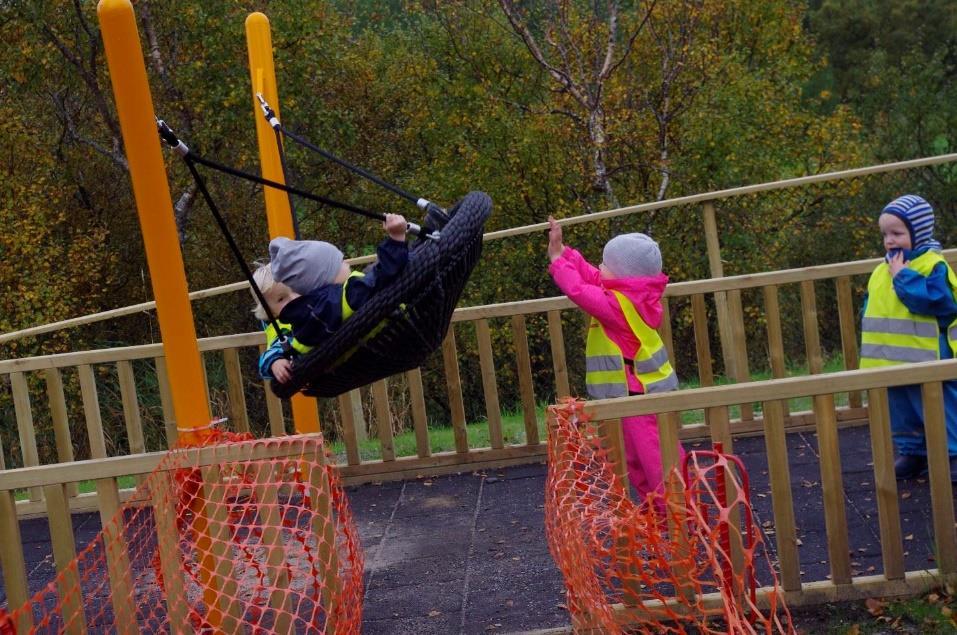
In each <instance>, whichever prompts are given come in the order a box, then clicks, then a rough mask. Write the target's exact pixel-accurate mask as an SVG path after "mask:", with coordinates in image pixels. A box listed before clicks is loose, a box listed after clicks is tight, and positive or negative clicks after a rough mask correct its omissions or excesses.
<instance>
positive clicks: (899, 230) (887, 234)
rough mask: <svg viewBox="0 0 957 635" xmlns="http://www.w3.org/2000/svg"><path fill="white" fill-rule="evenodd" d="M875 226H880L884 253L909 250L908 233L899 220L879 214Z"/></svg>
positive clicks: (892, 216)
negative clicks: (894, 250) (892, 250)
mask: <svg viewBox="0 0 957 635" xmlns="http://www.w3.org/2000/svg"><path fill="white" fill-rule="evenodd" d="M877 224H878V225H880V228H881V236H883V237H884V251H890V250H891V249H910V248H911V244H910V232H909V231H907V225H905V224H904V221H902V220H901V219H900V218H898V217H897V216H894V215H893V214H881V216H880V218H878V219H877Z"/></svg>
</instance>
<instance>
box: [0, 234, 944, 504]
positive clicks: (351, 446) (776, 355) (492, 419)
mask: <svg viewBox="0 0 957 635" xmlns="http://www.w3.org/2000/svg"><path fill="white" fill-rule="evenodd" d="M945 255H946V256H947V257H948V259H949V260H952V261H953V260H955V259H957V250H954V251H949V252H946V254H945ZM877 262H878V261H877V260H865V261H858V262H852V263H842V264H837V265H824V266H819V267H809V268H804V269H794V270H786V271H779V272H770V273H760V274H751V275H744V276H734V277H727V278H720V279H710V280H700V281H694V282H682V283H676V284H673V285H670V286H669V287H668V288H667V291H666V298H665V300H666V302H665V306H666V318H667V319H666V320H665V321H664V323H663V325H662V329H661V332H662V335H663V338H664V340H665V344H666V346H667V347H668V348H669V351H672V350H673V342H672V330H673V329H672V327H671V323H670V319H671V318H670V313H672V312H673V311H669V310H668V309H669V307H674V306H676V305H677V304H679V303H683V302H687V303H690V305H691V307H692V320H693V332H694V337H695V344H696V353H697V355H696V357H697V364H696V366H697V367H696V368H694V369H687V368H681V369H679V371H681V372H680V374H681V375H682V376H683V377H686V378H687V377H689V376H690V377H694V376H695V375H696V376H697V379H698V384H699V385H700V386H702V387H707V386H711V385H713V384H714V381H715V373H714V370H713V368H712V358H713V354H712V352H711V351H712V346H711V342H710V335H709V330H708V318H707V311H706V309H707V306H708V304H712V305H715V306H716V305H717V302H718V298H719V297H720V295H721V294H724V295H725V297H726V298H727V300H728V306H729V308H730V317H731V331H732V333H733V334H734V336H735V337H734V346H733V347H732V349H731V350H732V351H733V355H734V357H733V358H732V359H730V360H725V367H726V368H728V369H729V370H730V371H731V372H730V373H729V374H730V375H731V377H732V378H733V379H734V380H736V381H737V382H738V383H744V382H747V381H749V377H750V375H749V369H748V349H747V346H748V343H747V341H746V339H745V338H744V337H743V333H744V328H745V322H744V320H745V318H744V313H743V311H742V308H741V294H742V292H746V291H752V290H760V291H761V294H762V296H763V299H764V305H765V306H764V312H763V316H762V317H763V319H764V320H765V321H766V324H767V335H768V340H767V351H768V358H769V362H770V367H771V372H772V376H773V377H775V378H782V377H785V375H786V372H787V368H786V361H787V360H786V356H785V348H784V342H783V338H782V332H781V312H780V308H779V303H778V293H779V289H781V288H784V287H786V286H787V285H797V286H798V287H799V289H800V295H801V311H802V324H803V336H804V342H805V350H806V359H807V363H808V368H809V372H810V373H811V374H819V373H821V372H822V371H823V356H822V351H821V345H820V341H819V335H818V333H819V327H818V316H817V305H816V299H815V298H816V293H815V290H816V285H817V284H821V283H824V284H832V285H834V287H835V289H836V291H835V294H836V298H837V307H836V309H837V310H836V313H837V315H838V317H839V319H840V322H841V329H840V333H841V347H842V351H843V359H844V363H845V367H846V368H855V367H856V365H857V329H856V324H857V316H856V315H855V314H854V311H853V308H852V298H851V278H852V276H856V275H864V274H866V273H868V272H870V271H871V270H872V269H873V267H874V266H875V265H876V263H877ZM573 308H574V305H573V304H572V303H571V302H570V301H569V300H568V299H567V298H565V297H555V298H544V299H538V300H529V301H524V302H510V303H504V304H495V305H487V306H479V307H470V308H464V309H459V310H457V311H456V312H455V315H454V317H453V325H452V328H451V329H450V330H449V334H448V336H447V337H446V340H445V342H444V344H443V347H442V358H443V363H444V368H445V377H446V392H447V400H448V406H449V418H450V424H451V427H452V430H453V432H454V445H455V449H454V451H446V452H436V453H433V452H432V450H431V447H430V438H429V429H428V421H427V417H426V406H425V394H424V391H423V384H422V376H421V372H420V370H418V369H416V370H413V371H410V372H408V373H406V378H405V383H406V385H407V386H408V398H409V403H410V406H411V407H410V412H411V423H412V426H411V427H412V429H413V430H414V433H415V441H416V444H415V454H413V455H411V456H397V454H396V451H395V447H394V438H393V430H394V428H395V427H396V426H395V425H394V424H395V422H394V421H393V419H394V416H395V413H394V412H393V411H392V409H391V407H390V400H389V388H388V383H389V381H390V380H388V379H387V380H382V381H380V382H377V383H376V384H374V385H373V386H371V388H370V391H371V395H372V402H373V406H374V407H373V410H374V413H375V421H376V423H377V425H376V426H375V428H376V429H377V430H378V436H379V439H378V440H379V452H380V457H381V458H380V459H377V460H362V459H361V458H360V452H359V440H360V439H361V438H363V436H364V435H363V434H362V433H363V432H364V429H362V430H360V429H359V428H363V427H364V422H363V421H362V420H361V418H360V417H357V416H356V415H357V414H358V415H360V416H361V408H357V403H356V399H357V398H358V397H357V394H356V392H353V393H349V394H347V395H343V396H341V397H339V398H338V414H339V418H340V424H341V425H340V429H341V431H342V441H343V444H344V446H345V452H344V455H345V456H344V461H343V462H342V465H341V468H342V474H343V476H344V478H346V480H347V481H350V482H363V481H369V480H382V479H390V478H404V477H409V476H414V475H416V474H420V473H423V472H427V471H431V472H443V471H453V470H461V469H465V468H466V467H468V468H469V469H474V468H478V467H495V466H501V465H509V464H515V463H520V462H524V461H530V460H541V458H542V457H544V454H545V447H544V445H543V443H542V439H541V438H540V433H539V426H540V423H541V422H540V421H539V417H538V414H537V413H538V405H539V400H540V399H539V397H537V396H536V395H535V392H534V386H535V385H536V381H534V379H535V377H538V378H539V379H540V381H538V382H537V384H538V385H539V386H541V385H542V381H541V377H543V376H548V375H551V376H552V378H553V382H554V384H553V386H554V389H553V393H552V394H554V395H558V396H564V395H569V394H581V393H582V392H583V391H582V390H581V378H580V377H575V378H570V377H569V373H568V370H567V367H568V364H567V360H566V350H565V337H564V335H563V329H562V320H561V313H562V312H563V311H566V310H569V309H573ZM534 315H544V316H545V318H546V319H547V324H548V336H549V346H550V349H551V361H552V364H551V368H540V367H535V368H533V367H532V363H531V358H530V354H529V344H528V338H527V330H526V318H527V317H529V316H534ZM494 320H507V321H508V327H509V329H510V331H511V336H512V346H513V349H514V351H515V357H514V361H513V363H514V368H515V376H516V377H517V378H518V393H519V395H520V404H521V412H522V417H523V422H524V433H525V434H524V442H521V443H518V444H506V443H505V440H504V438H503V433H502V420H501V408H500V406H499V396H498V393H499V381H498V378H497V373H496V368H495V357H496V355H495V354H493V346H492V340H491V329H490V321H494ZM463 323H471V324H472V325H473V326H474V333H475V341H474V344H475V346H474V350H476V351H477V355H478V358H479V367H480V370H481V378H482V388H483V391H482V394H483V397H484V404H485V414H486V420H487V425H488V437H489V447H470V444H469V440H468V434H467V427H466V424H467V421H466V414H465V405H464V399H463V394H462V383H461V378H460V372H459V365H460V363H462V361H463V360H462V359H460V353H459V350H460V348H461V347H460V346H459V345H458V343H457V338H458V337H460V335H459V334H460V333H461V332H462V327H463ZM470 332H472V331H471V330H470ZM262 344H263V335H262V334H261V333H246V334H241V335H231V336H224V337H214V338H206V339H202V340H200V343H199V348H200V351H201V352H202V353H203V355H204V358H208V357H209V356H210V355H220V356H221V357H222V364H223V366H224V368H225V381H226V387H225V394H226V401H227V406H226V407H227V411H226V412H223V413H220V414H223V415H226V416H228V418H229V420H230V422H231V424H230V425H231V427H232V428H233V429H235V430H237V431H249V429H250V419H251V416H250V413H249V412H248V410H247V406H246V387H247V386H248V385H249V384H250V383H252V382H250V381H249V380H248V379H247V378H248V377H249V374H250V373H255V370H254V369H253V368H252V367H247V368H244V367H243V366H242V365H241V363H240V354H239V352H240V350H241V349H244V348H250V347H251V348H254V349H258V348H259V347H261V346H262ZM751 345H752V346H754V345H755V343H754V342H751ZM162 353H163V351H162V347H161V346H160V345H158V344H153V345H144V346H132V347H125V348H114V349H104V350H97V351H87V352H76V353H64V354H58V355H48V356H42V357H34V358H25V359H15V360H3V361H0V375H3V376H7V377H9V382H10V389H11V391H12V393H13V403H14V410H15V416H16V421H17V430H18V434H19V447H20V457H19V458H20V464H21V465H23V466H26V467H34V466H37V465H38V464H39V456H38V452H37V440H36V433H35V429H34V406H33V401H34V399H35V396H34V395H31V390H30V385H31V384H30V382H29V381H28V377H29V376H30V375H37V376H39V377H38V379H39V378H42V383H43V384H44V385H45V389H46V390H45V395H44V397H41V399H43V398H45V401H46V402H47V406H48V408H49V412H50V416H51V419H52V425H53V429H54V433H55V434H54V436H55V441H56V456H57V460H58V461H60V462H70V461H72V460H73V459H74V456H73V448H72V445H71V443H70V442H69V440H70V424H69V421H68V418H67V408H66V399H65V397H64V388H63V379H62V373H63V372H64V371H69V372H74V369H75V372H76V373H77V375H78V380H79V382H78V383H79V388H80V396H81V399H82V404H83V413H84V420H83V422H84V424H85V430H86V435H87V439H88V442H89V447H90V458H94V459H102V458H106V456H107V450H106V443H105V440H104V425H103V418H102V413H101V408H100V404H99V397H98V386H97V382H98V379H99V378H98V373H97V372H94V371H95V369H99V368H102V367H105V366H114V367H115V371H116V372H115V375H113V374H112V373H110V374H109V377H108V380H109V381H114V380H113V377H115V382H116V384H117V385H116V386H115V388H116V389H117V391H118V393H119V394H120V396H121V400H122V410H123V420H124V426H123V428H124V429H125V434H126V443H125V444H124V445H125V446H126V447H128V448H129V450H130V452H131V453H132V454H136V453H139V452H143V451H144V450H145V446H144V432H143V423H142V417H141V413H140V405H139V398H138V394H137V387H136V379H135V378H134V376H133V371H132V363H133V362H134V361H135V360H148V359H151V360H153V362H154V368H155V369H156V373H155V380H156V382H157V383H158V385H159V394H160V401H161V404H162V409H163V421H164V422H165V433H166V438H167V441H168V442H169V443H170V444H172V442H173V441H174V440H175V438H176V427H177V422H176V421H175V419H174V416H173V412H172V407H171V399H170V396H169V390H168V386H167V383H166V374H165V369H164V360H163V357H162ZM575 354H580V351H575ZM498 357H499V359H501V355H499V356H498ZM466 361H467V360H466ZM100 374H102V373H100ZM99 381H102V380H99ZM256 381H258V379H257V380H256ZM37 383H39V382H37V381H35V382H34V384H37ZM261 386H262V390H263V391H264V396H265V397H264V401H265V406H266V407H265V413H263V414H262V415H260V414H256V415H254V416H256V417H261V416H264V417H265V419H266V420H267V421H268V428H269V430H270V432H271V433H272V434H274V435H281V434H284V433H285V426H284V422H283V412H282V410H283V406H282V404H281V403H280V402H279V400H278V399H276V398H275V397H274V396H273V395H272V393H271V391H270V390H269V389H268V386H266V384H265V383H261ZM206 390H207V391H209V387H208V386H207V388H206ZM682 394H684V393H682ZM743 394H746V393H743ZM550 396H551V395H549V397H550ZM752 404H753V400H748V399H746V400H743V401H742V402H741V403H740V404H738V405H739V408H740V418H739V419H740V420H739V421H737V422H736V423H735V424H734V431H735V433H747V432H751V433H760V432H761V431H762V429H763V425H764V424H763V420H762V418H761V413H760V412H758V413H757V414H756V413H755V410H754V408H753V405H752ZM783 408H784V415H785V416H786V417H787V421H788V424H789V425H792V426H810V425H813V424H814V422H815V420H816V416H815V415H814V413H813V412H810V413H809V412H804V413H794V414H793V416H790V415H791V413H789V412H788V411H787V405H786V403H785V404H784V406H783ZM836 412H837V413H838V414H837V416H838V418H839V419H840V420H841V421H842V422H848V423H854V422H857V423H861V422H863V421H864V420H865V418H866V409H864V407H863V400H862V393H861V391H850V392H849V396H848V407H846V408H839V409H837V410H836ZM716 417H717V419H716ZM726 424H728V421H727V413H726V412H724V411H721V410H713V409H704V423H703V424H696V425H688V426H685V428H684V429H683V431H682V435H683V437H684V438H693V437H701V436H707V434H708V430H709V429H714V428H715V427H717V426H724V425H726ZM96 477H97V476H96V474H95V473H91V475H90V478H96ZM3 478H4V476H3V474H2V473H0V482H2V479H3ZM71 494H73V499H74V500H73V502H74V505H76V506H78V507H84V505H85V506H91V505H94V503H93V502H92V501H87V502H85V503H83V499H84V497H82V496H81V497H80V498H79V499H77V497H76V493H75V489H71ZM41 498H42V493H41V491H40V489H39V488H33V489H32V490H31V491H30V501H32V502H33V503H34V504H32V505H31V504H29V503H25V504H21V505H20V508H21V510H22V511H23V513H31V512H36V511H40V510H42V504H41V503H40V501H41Z"/></svg>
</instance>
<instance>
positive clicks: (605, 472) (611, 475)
mask: <svg viewBox="0 0 957 635" xmlns="http://www.w3.org/2000/svg"><path fill="white" fill-rule="evenodd" d="M583 405H584V404H583V402H581V401H575V400H566V401H565V402H563V403H562V404H560V405H555V406H551V407H550V408H549V432H548V434H549V440H548V478H547V482H546V486H545V531H546V536H547V538H548V545H549V549H550V551H551V553H552V557H553V558H554V560H555V563H556V565H557V566H558V568H559V569H560V570H561V572H562V575H563V576H564V580H565V589H566V591H567V606H568V610H569V612H570V613H571V618H572V624H573V626H574V627H575V630H576V632H596V633H625V632H640V633H716V634H717V633H759V632H760V633H793V632H794V629H793V627H792V625H791V620H790V614H789V613H788V610H787V607H786V606H785V604H784V602H783V592H781V591H780V588H779V587H778V582H777V577H776V575H775V573H774V569H773V567H772V566H771V563H770V561H769V558H768V555H767V550H766V549H765V548H764V544H763V542H762V540H761V537H760V532H758V534H757V535H755V534H754V532H753V531H748V530H749V529H753V528H752V527H751V526H750V523H748V522H744V523H743V524H744V529H741V528H740V525H741V522H740V521H746V520H748V519H750V517H751V506H750V502H749V498H748V494H747V490H746V488H745V487H744V486H743V485H742V481H741V478H740V475H739V469H740V468H739V467H738V466H737V465H736V464H735V462H734V459H733V457H729V456H728V455H724V454H722V453H720V452H714V453H712V452H707V453H695V452H691V453H689V459H688V463H687V478H686V479H685V482H684V485H685V487H684V491H683V493H674V492H678V491H680V490H679V489H677V488H675V487H674V486H675V485H677V484H680V483H679V482H680V481H681V479H682V477H681V475H680V472H679V471H678V470H677V469H676V470H674V471H673V472H672V474H671V475H670V477H669V478H670V479H672V480H671V481H670V483H671V486H670V487H669V488H668V489H669V490H671V491H672V492H673V493H672V494H670V495H666V494H663V493H662V494H656V493H652V494H650V495H649V497H648V499H647V500H645V501H643V502H642V503H641V504H638V503H635V502H634V501H633V500H632V498H631V497H630V496H629V494H628V493H627V492H626V491H625V488H624V483H623V481H622V479H621V478H620V477H619V476H618V475H617V474H616V473H615V469H614V465H615V461H614V456H613V451H612V450H611V449H610V447H609V445H608V443H607V442H605V441H603V436H602V434H601V430H600V429H599V426H597V425H596V424H595V423H593V422H591V421H589V420H588V417H587V416H586V415H585V413H584V411H583ZM759 578H760V580H759ZM759 583H760V585H761V586H769V587H771V588H772V592H770V593H766V594H764V597H765V598H766V599H765V604H764V605H763V608H762V607H759V606H758V603H757V602H756V599H755V595H756V594H755V593H754V589H755V586H756V585H758V584H759Z"/></svg>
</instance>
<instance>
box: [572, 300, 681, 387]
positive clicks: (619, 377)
mask: <svg viewBox="0 0 957 635" xmlns="http://www.w3.org/2000/svg"><path fill="white" fill-rule="evenodd" d="M612 293H614V294H615V297H616V298H617V299H618V304H619V305H621V310H622V313H624V314H625V319H626V320H627V321H628V326H629V327H631V332H632V333H634V334H635V337H637V338H638V341H639V342H641V346H640V348H639V349H638V353H637V354H636V355H635V359H633V360H631V359H627V360H626V359H625V358H624V357H623V355H622V352H621V349H620V348H619V347H618V345H617V344H615V342H613V341H612V340H611V338H609V337H608V335H607V334H606V333H605V329H604V328H603V327H602V325H601V323H600V322H598V320H596V319H595V318H592V319H591V322H590V323H589V325H588V339H587V341H586V343H585V386H586V388H587V389H588V396H589V397H591V398H592V399H608V398H611V397H625V396H627V395H628V378H627V376H626V375H625V365H626V364H627V365H629V366H631V367H632V370H633V371H634V373H635V377H637V378H638V381H640V382H641V385H642V386H644V388H645V393H653V392H667V391H669V390H674V389H675V388H677V387H678V376H677V375H676V374H675V371H674V369H673V368H672V367H671V362H669V361H668V349H666V348H665V345H664V343H663V342H662V341H661V337H659V335H658V332H657V331H655V329H653V328H651V327H650V326H648V325H647V324H646V323H645V321H644V320H643V319H642V318H641V316H640V315H639V314H638V310H637V309H635V305H634V304H632V302H631V300H629V299H628V298H626V297H625V295H624V294H622V293H621V292H619V291H613V292H612Z"/></svg>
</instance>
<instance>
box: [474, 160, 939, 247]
mask: <svg viewBox="0 0 957 635" xmlns="http://www.w3.org/2000/svg"><path fill="white" fill-rule="evenodd" d="M953 161H957V154H941V155H939V156H936V157H926V158H922V159H911V160H909V161H897V162H894V163H883V164H881V165H872V166H870V167H866V168H855V169H852V170H841V171H839V172H825V173H824V174H813V175H811V176H799V177H797V178H793V179H784V180H781V181H770V182H767V183H758V184H756V185H744V186H742V187H732V188H728V189H726V190H717V191H714V192H704V193H702V194H692V195H690V196H681V197H678V198H669V199H665V200H663V201H655V202H653V203H641V204H639V205H630V206H628V207H619V208H618V209H610V210H605V211H602V212H594V213H592V214H582V215H581V216H574V217H572V218H562V219H560V220H559V221H558V223H559V224H560V225H577V224H580V223H588V222H591V221H596V220H605V219H606V218H615V217H616V216H625V215H628V214H636V213H638V212H650V211H653V210H657V209H664V208H666V207H678V206H679V205H694V204H696V203H704V202H706V201H717V200H720V199H723V198H731V197H734V196H745V195H748V194H756V193H758V192H770V191H772V190H786V189H790V188H795V187H803V186H805V185H813V184H815V183H824V182H827V181H842V180H844V179H852V178H858V177H862V176H870V175H872V174H881V173H883V172H896V171H897V170H911V169H913V168H921V167H926V166H930V165H939V164H941V163H951V162H953ZM544 229H548V223H534V224H532V225H524V226H522V227H512V228H510V229H503V230H500V231H496V232H489V233H488V234H486V235H485V240H496V239H498V238H506V237H508V236H518V235H521V234H531V233H534V232H541V231H542V230H544Z"/></svg>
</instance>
